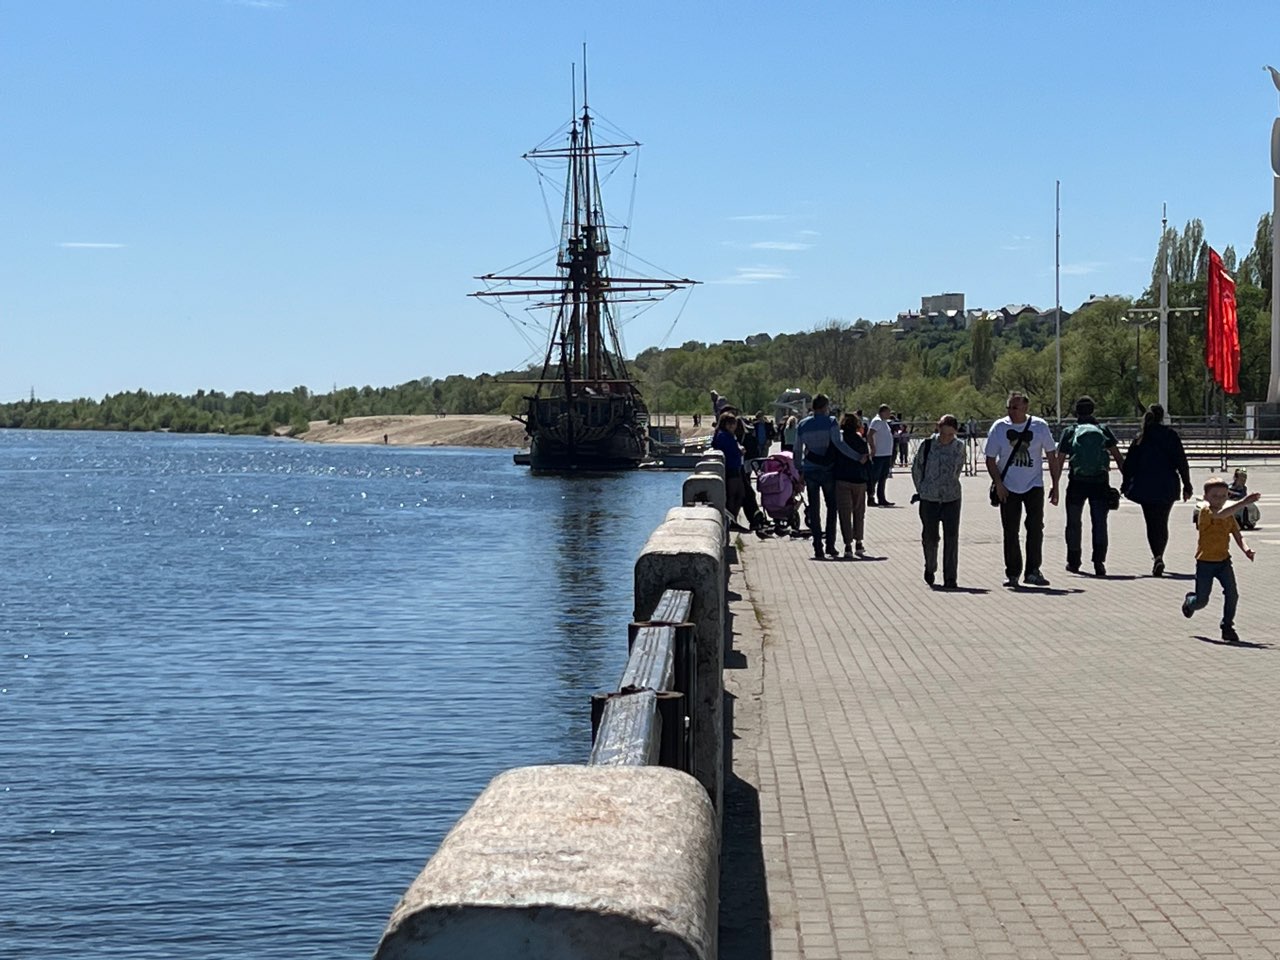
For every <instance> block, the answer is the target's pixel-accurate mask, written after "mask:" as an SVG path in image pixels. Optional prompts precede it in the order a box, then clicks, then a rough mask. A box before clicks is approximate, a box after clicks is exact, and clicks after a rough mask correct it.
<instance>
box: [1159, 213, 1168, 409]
mask: <svg viewBox="0 0 1280 960" xmlns="http://www.w3.org/2000/svg"><path fill="white" fill-rule="evenodd" d="M1168 230H1169V205H1168V204H1167V203H1166V204H1162V205H1161V208H1160V385H1159V397H1160V406H1162V407H1164V412H1165V416H1168V415H1169V255H1168V251H1166V250H1165V243H1164V236H1165V233H1166V232H1167V231H1168Z"/></svg>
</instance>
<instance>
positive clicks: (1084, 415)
mask: <svg viewBox="0 0 1280 960" xmlns="http://www.w3.org/2000/svg"><path fill="white" fill-rule="evenodd" d="M1093 410H1094V405H1093V397H1090V396H1083V397H1081V398H1080V399H1079V400H1077V401H1076V422H1075V424H1073V425H1072V426H1070V427H1067V429H1066V430H1064V431H1063V433H1062V438H1061V439H1060V440H1059V441H1058V469H1059V470H1061V469H1062V463H1063V461H1065V460H1067V459H1068V458H1069V459H1070V460H1071V468H1070V472H1069V473H1068V474H1067V571H1068V572H1069V573H1079V572H1080V553H1081V549H1080V537H1081V528H1082V526H1083V523H1082V520H1083V516H1084V505H1085V504H1086V503H1087V504H1089V524H1090V526H1091V527H1092V529H1093V572H1094V575H1095V576H1099V577H1105V576H1106V575H1107V513H1108V512H1110V511H1111V510H1113V509H1115V507H1118V506H1119V505H1120V495H1119V493H1118V492H1117V493H1115V494H1112V491H1111V480H1110V477H1109V475H1108V471H1109V470H1110V469H1111V460H1113V459H1114V460H1115V462H1116V466H1117V467H1120V468H1121V469H1123V468H1124V457H1123V456H1121V454H1120V444H1119V443H1117V442H1116V437H1115V434H1113V433H1112V432H1111V428H1110V427H1108V426H1106V425H1105V424H1101V423H1099V422H1098V421H1097V418H1095V417H1094V415H1093ZM1113 501H1114V506H1113Z"/></svg>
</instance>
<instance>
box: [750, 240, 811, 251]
mask: <svg viewBox="0 0 1280 960" xmlns="http://www.w3.org/2000/svg"><path fill="white" fill-rule="evenodd" d="M812 246H813V244H812V243H795V242H792V241H786V240H761V241H760V242H759V243H753V244H751V249H752V250H808V249H809V248H810V247H812Z"/></svg>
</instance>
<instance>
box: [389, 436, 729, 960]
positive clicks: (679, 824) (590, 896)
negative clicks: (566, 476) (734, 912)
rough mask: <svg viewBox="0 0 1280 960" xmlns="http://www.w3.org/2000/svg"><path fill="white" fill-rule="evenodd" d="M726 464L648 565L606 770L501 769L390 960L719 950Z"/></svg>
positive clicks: (640, 570)
mask: <svg viewBox="0 0 1280 960" xmlns="http://www.w3.org/2000/svg"><path fill="white" fill-rule="evenodd" d="M699 467H700V468H702V467H703V465H702V464H700V465H699ZM719 468H720V471H721V472H720V474H719V475H718V476H717V475H716V473H715V462H714V460H712V462H711V463H709V464H707V465H706V468H705V469H700V471H699V473H697V474H695V476H698V477H702V479H699V481H698V484H697V485H695V487H693V488H689V487H688V485H686V490H685V494H684V496H685V497H686V498H687V496H688V491H689V490H690V489H694V490H695V491H696V492H697V494H698V499H697V500H696V501H695V503H696V505H689V506H680V507H676V508H674V509H672V510H671V511H670V512H669V513H668V514H667V517H666V519H665V520H664V521H663V523H662V524H661V526H659V527H658V528H657V529H656V530H655V531H654V532H653V534H652V535H651V536H650V538H649V541H648V543H646V544H645V547H644V549H643V550H642V551H641V553H640V557H639V558H638V559H637V560H636V565H635V607H634V610H635V614H634V615H635V621H636V622H635V623H633V624H632V627H631V634H630V639H631V641H632V643H631V656H630V658H629V659H628V663H627V667H626V669H625V670H624V672H623V677H622V681H621V682H620V684H619V686H620V688H621V689H620V690H619V692H618V693H616V694H612V695H609V696H608V697H605V698H597V703H596V708H597V713H598V717H599V720H600V722H599V725H598V730H597V736H596V744H595V747H594V748H593V751H592V760H593V763H592V764H590V765H586V766H569V765H562V766H539V767H522V768H518V769H515V770H510V771H508V772H507V773H504V774H502V775H500V776H498V777H496V778H495V779H494V780H493V782H492V783H490V784H489V786H488V787H487V788H485V790H484V792H483V793H482V794H481V795H480V797H479V798H478V799H477V800H476V802H475V803H474V804H473V805H472V807H471V809H470V810H468V811H467V813H466V814H465V815H464V816H463V817H462V819H461V820H459V821H458V823H457V824H456V825H455V826H454V828H453V829H452V830H451V831H450V832H449V834H448V836H446V837H445V839H444V841H443V842H442V843H441V845H440V848H439V849H438V850H437V851H436V853H435V855H434V856H433V857H432V858H431V860H430V861H429V862H428V863H427V865H426V867H425V868H424V869H423V870H422V872H421V873H420V874H419V875H418V878H417V879H416V880H414V882H413V884H412V885H411V886H410V887H409V889H408V890H407V891H406V892H405V894H404V896H403V897H402V898H401V900H400V902H399V903H398V904H397V905H396V907H395V909H394V911H393V912H392V914H391V919H390V921H389V922H388V924H387V928H386V931H385V932H384V933H383V936H382V939H381V941H380V942H379V944H378V949H377V952H376V954H375V960H419V958H421V960H426V958H432V960H434V958H442V960H443V958H449V960H481V958H483V960H490V958H499V960H501V958H516V957H520V958H547V960H550V958H557V960H559V958H563V960H605V958H610V960H615V958H616V960H622V958H627V960H644V958H655V960H656V958H663V960H684V958H688V960H712V958H714V957H715V956H716V951H717V944H716V930H717V925H718V921H719V903H718V896H719V894H718V890H719V872H720V823H721V817H720V811H721V806H722V797H723V784H724V756H723V715H722V701H723V697H724V682H723V674H722V670H723V661H724V634H725V627H726V618H727V607H726V582H727V568H726V556H725V546H726V543H727V523H726V517H725V514H724V510H723V504H724V479H723V469H724V464H723V460H720V462H719ZM706 477H710V478H711V479H710V480H708V479H705V478H706ZM712 481H715V482H712ZM716 483H718V489H717V487H716ZM682 658H683V665H681V660H682ZM664 700H665V701H667V704H668V705H667V706H665V707H664V706H663V701H664ZM672 704H674V705H675V706H674V707H673V706H672ZM664 729H665V731H666V736H664V735H663V730H664ZM655 761H658V762H666V763H669V764H672V765H673V766H676V767H683V768H686V769H688V770H689V771H690V773H692V776H691V775H690V773H686V772H684V770H683V769H672V768H671V767H670V766H654V765H652V764H653V763H654V762H655Z"/></svg>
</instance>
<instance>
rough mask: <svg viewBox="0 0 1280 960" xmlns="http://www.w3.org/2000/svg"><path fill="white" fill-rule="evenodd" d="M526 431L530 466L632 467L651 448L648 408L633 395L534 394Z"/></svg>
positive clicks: (549, 468)
mask: <svg viewBox="0 0 1280 960" xmlns="http://www.w3.org/2000/svg"><path fill="white" fill-rule="evenodd" d="M525 432H527V433H528V435H529V466H530V467H531V468H532V469H534V470H541V471H547V472H564V471H572V470H581V471H596V470H634V469H636V468H637V467H639V466H640V463H641V461H643V460H644V459H645V458H646V457H647V456H648V452H649V442H648V410H646V409H645V407H644V405H643V403H641V402H639V401H638V398H637V397H635V396H600V395H580V396H577V397H574V398H572V399H567V398H565V397H556V396H552V397H532V398H530V400H529V409H528V416H527V418H526V422H525Z"/></svg>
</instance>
